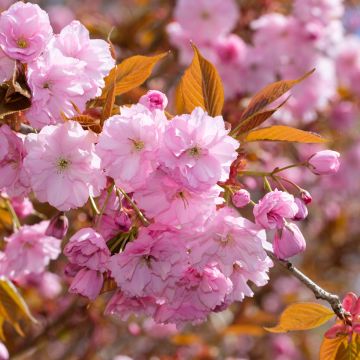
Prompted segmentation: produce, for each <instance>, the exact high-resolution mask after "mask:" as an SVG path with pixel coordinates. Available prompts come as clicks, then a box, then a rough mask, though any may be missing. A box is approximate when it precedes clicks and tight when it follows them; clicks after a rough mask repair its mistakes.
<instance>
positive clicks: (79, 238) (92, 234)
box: [64, 228, 111, 272]
mask: <svg viewBox="0 0 360 360" xmlns="http://www.w3.org/2000/svg"><path fill="white" fill-rule="evenodd" d="M64 255H65V256H66V257H67V258H68V259H69V261H70V262H71V263H73V264H77V265H80V266H83V267H87V268H88V269H92V270H97V271H101V272H104V271H105V270H106V266H107V263H108V261H109V259H110V255H111V254H110V251H109V249H108V247H107V245H106V243H105V240H104V238H103V237H102V236H101V235H100V234H98V233H97V232H96V231H95V230H94V229H92V228H83V229H81V230H79V231H78V232H76V233H75V234H74V235H73V236H72V237H71V238H70V240H69V242H68V243H67V244H66V246H65V248H64Z"/></svg>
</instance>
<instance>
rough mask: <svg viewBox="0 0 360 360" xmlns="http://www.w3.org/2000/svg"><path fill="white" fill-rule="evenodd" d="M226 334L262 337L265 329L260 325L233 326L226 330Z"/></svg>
mask: <svg viewBox="0 0 360 360" xmlns="http://www.w3.org/2000/svg"><path fill="white" fill-rule="evenodd" d="M225 333H226V334H233V335H251V336H261V335H263V334H264V328H263V327H261V326H258V325H252V324H242V325H240V324H236V325H231V326H229V327H227V328H226V329H225Z"/></svg>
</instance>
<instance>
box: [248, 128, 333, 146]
mask: <svg viewBox="0 0 360 360" xmlns="http://www.w3.org/2000/svg"><path fill="white" fill-rule="evenodd" d="M244 140H245V141H289V142H300V143H324V142H326V141H327V140H326V139H324V138H323V137H321V136H320V135H318V134H316V133H313V132H309V131H304V130H299V129H296V128H292V127H289V126H283V125H274V126H270V127H266V128H261V129H256V130H253V131H250V132H249V133H248V134H247V135H246V137H245V139H244Z"/></svg>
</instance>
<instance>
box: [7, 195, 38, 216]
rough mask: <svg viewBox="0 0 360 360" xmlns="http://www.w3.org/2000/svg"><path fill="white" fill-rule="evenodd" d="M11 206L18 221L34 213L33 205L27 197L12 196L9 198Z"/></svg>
mask: <svg viewBox="0 0 360 360" xmlns="http://www.w3.org/2000/svg"><path fill="white" fill-rule="evenodd" d="M11 205H12V206H13V208H14V210H15V212H16V215H17V216H18V217H19V218H20V219H23V218H25V217H27V216H28V215H30V214H32V213H33V212H34V207H33V204H32V202H31V201H30V199H29V198H27V197H21V196H14V197H12V198H11Z"/></svg>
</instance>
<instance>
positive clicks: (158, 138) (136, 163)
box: [96, 104, 166, 191]
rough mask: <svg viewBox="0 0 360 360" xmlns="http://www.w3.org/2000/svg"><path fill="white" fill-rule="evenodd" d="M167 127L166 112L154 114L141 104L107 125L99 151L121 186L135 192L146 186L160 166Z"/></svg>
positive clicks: (102, 161) (116, 181) (111, 119)
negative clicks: (150, 175) (162, 144)
mask: <svg viewBox="0 0 360 360" xmlns="http://www.w3.org/2000/svg"><path fill="white" fill-rule="evenodd" d="M165 123H166V118H165V115H164V114H163V113H162V112H160V111H156V112H155V113H154V112H151V111H150V110H148V109H147V108H146V107H145V106H143V105H141V104H137V105H133V106H132V107H131V108H130V109H126V108H122V109H121V115H114V116H112V117H111V118H109V119H108V120H107V121H106V122H105V125H104V128H103V131H102V133H101V134H100V138H99V143H98V144H97V146H96V151H97V153H98V155H99V156H100V158H101V166H102V167H103V168H104V169H105V173H106V174H107V175H108V176H110V177H112V178H113V179H114V180H115V183H116V185H117V186H119V187H121V188H124V189H125V190H126V191H133V190H135V189H137V188H139V187H140V186H142V185H144V184H145V182H146V180H147V177H148V176H149V174H150V173H151V172H152V171H154V170H155V168H156V166H157V164H158V160H157V156H158V150H159V147H160V145H161V142H162V137H163V131H164V126H165Z"/></svg>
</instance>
